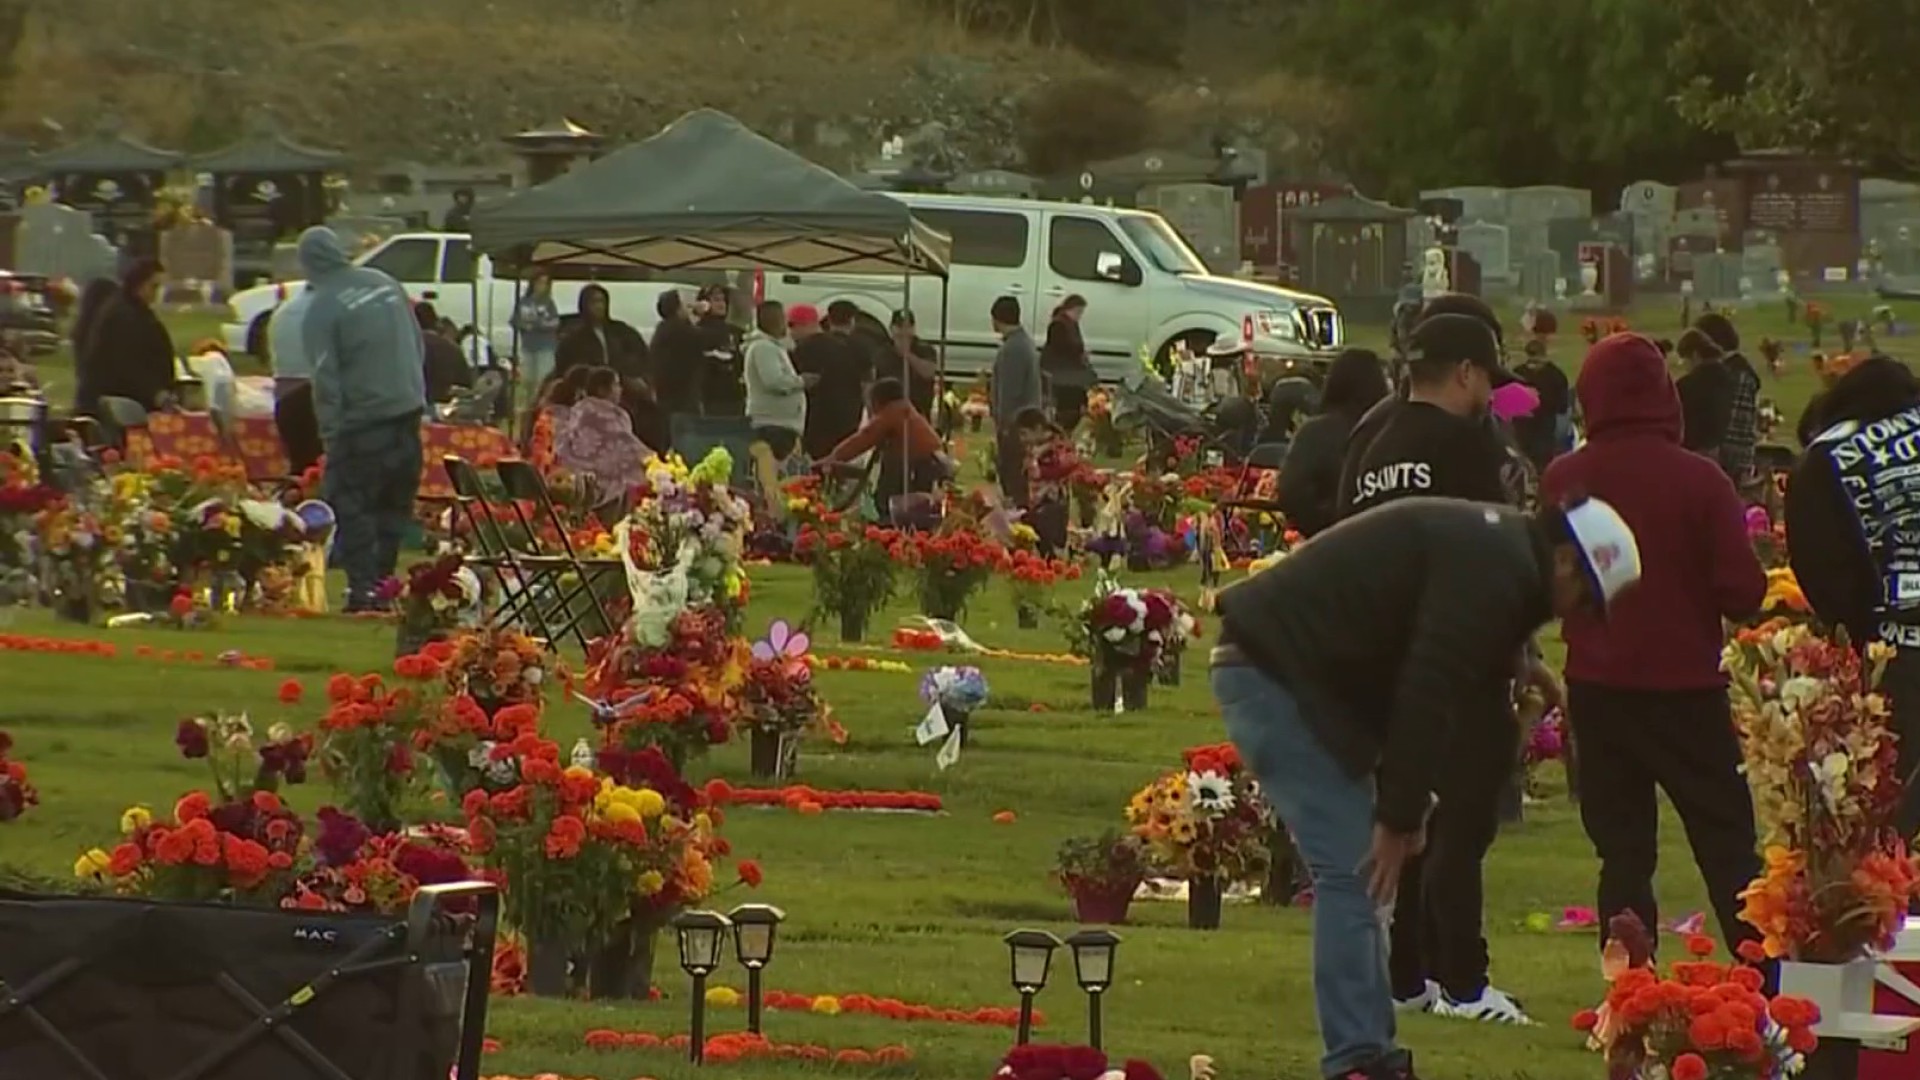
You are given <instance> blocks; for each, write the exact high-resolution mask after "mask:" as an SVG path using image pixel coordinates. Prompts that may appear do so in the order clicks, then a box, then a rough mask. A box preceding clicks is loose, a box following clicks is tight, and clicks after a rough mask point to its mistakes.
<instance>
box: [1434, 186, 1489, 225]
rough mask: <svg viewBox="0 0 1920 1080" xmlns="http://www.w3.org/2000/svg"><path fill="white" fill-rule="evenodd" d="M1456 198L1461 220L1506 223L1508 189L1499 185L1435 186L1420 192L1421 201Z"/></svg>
mask: <svg viewBox="0 0 1920 1080" xmlns="http://www.w3.org/2000/svg"><path fill="white" fill-rule="evenodd" d="M1428 199H1456V200H1458V201H1459V203H1460V217H1459V220H1460V221H1463V222H1464V221H1491V222H1494V223H1496V224H1502V225H1504V224H1506V221H1507V189H1506V188H1499V187H1471V186H1470V187H1451V188H1434V189H1432V190H1431V191H1423V192H1421V193H1420V201H1421V202H1423V203H1424V202H1426V201H1427V200H1428Z"/></svg>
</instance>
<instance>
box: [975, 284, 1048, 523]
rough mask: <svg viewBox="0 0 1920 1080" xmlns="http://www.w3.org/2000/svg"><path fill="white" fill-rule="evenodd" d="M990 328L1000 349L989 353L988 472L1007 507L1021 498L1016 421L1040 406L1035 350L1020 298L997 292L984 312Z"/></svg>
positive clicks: (1022, 471)
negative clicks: (990, 455)
mask: <svg viewBox="0 0 1920 1080" xmlns="http://www.w3.org/2000/svg"><path fill="white" fill-rule="evenodd" d="M990 317H991V318H992V320H993V332H994V333H996V334H998V335H1000V351H999V352H998V353H997V354H995V356H994V358H993V376H992V385H991V386H990V387H989V388H988V391H989V393H990V394H991V395H992V396H991V399H990V400H989V401H988V407H989V409H990V410H991V411H992V413H993V437H994V471H995V472H996V473H997V474H998V475H999V478H1000V493H1001V495H1002V496H1004V497H1005V498H1006V504H1007V505H1008V506H1025V505H1026V502H1027V447H1026V443H1025V442H1023V441H1022V440H1021V438H1020V432H1019V429H1018V425H1017V423H1016V422H1017V421H1018V420H1019V418H1020V414H1021V413H1023V412H1025V411H1027V410H1028V409H1038V408H1041V407H1042V405H1043V402H1042V400H1041V393H1040V353H1039V350H1037V349H1035V348H1034V347H1033V335H1031V334H1029V333H1027V328H1026V327H1025V326H1024V325H1022V324H1021V322H1020V301H1018V300H1016V299H1014V298H1013V297H1011V296H1002V297H1000V298H999V299H997V300H995V301H994V302H993V308H992V310H991V313H990Z"/></svg>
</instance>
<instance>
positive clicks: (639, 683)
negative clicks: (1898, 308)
mask: <svg viewBox="0 0 1920 1080" xmlns="http://www.w3.org/2000/svg"><path fill="white" fill-rule="evenodd" d="M727 625H728V624H727V621H726V618H725V616H724V615H723V614H722V613H721V612H720V611H719V610H718V609H716V608H713V607H711V606H707V607H692V608H687V609H686V610H684V611H681V612H680V613H679V614H678V615H675V616H674V617H673V619H672V621H671V622H670V623H669V624H668V633H667V642H666V644H665V645H664V646H662V647H659V648H647V647H644V646H642V645H640V644H639V642H637V641H635V640H634V639H632V638H631V637H630V636H626V635H616V636H612V637H606V638H602V639H600V640H599V641H597V642H595V643H594V647H593V648H592V649H591V650H590V651H589V652H588V654H587V665H588V667H587V675H586V678H585V679H584V681H583V685H582V687H581V689H582V691H583V692H584V696H585V698H586V700H587V701H588V703H589V704H590V705H591V706H592V708H593V721H594V724H595V726H597V727H598V728H599V729H600V730H601V733H602V735H601V741H602V743H603V745H604V746H605V747H606V748H609V749H620V750H627V751H635V750H641V749H644V748H646V747H649V746H653V747H658V748H659V749H660V751H661V752H662V753H664V754H665V755H666V756H667V759H668V760H669V761H671V762H672V763H673V767H674V769H675V770H684V769H685V768H686V765H687V762H688V761H689V760H691V759H692V758H694V757H695V756H697V755H699V754H702V753H705V752H706V749H707V747H709V746H713V745H718V744H721V743H724V742H726V741H727V740H728V738H729V736H730V733H731V725H730V723H729V717H730V716H731V715H732V711H733V707H734V703H733V694H734V692H735V690H737V688H738V683H739V680H740V678H741V675H742V673H743V672H744V671H745V669H746V665H747V644H746V642H745V641H743V640H741V639H740V638H737V637H731V636H729V634H728V629H727Z"/></svg>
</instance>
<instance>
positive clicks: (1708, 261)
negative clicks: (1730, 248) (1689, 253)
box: [1692, 252, 1743, 304]
mask: <svg viewBox="0 0 1920 1080" xmlns="http://www.w3.org/2000/svg"><path fill="white" fill-rule="evenodd" d="M1740 259H1741V257H1740V255H1739V254H1738V253H1727V252H1710V253H1704V254H1696V255H1694V256H1693V260H1692V275H1693V276H1692V281H1693V298H1694V300H1695V301H1696V302H1710V303H1716V304H1717V303H1723V302H1731V301H1735V300H1738V299H1740V278H1741V277H1742V276H1743V275H1742V266H1741V261H1740Z"/></svg>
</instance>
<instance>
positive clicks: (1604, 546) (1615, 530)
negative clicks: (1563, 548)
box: [1564, 498, 1640, 606]
mask: <svg viewBox="0 0 1920 1080" xmlns="http://www.w3.org/2000/svg"><path fill="white" fill-rule="evenodd" d="M1564 513H1565V515H1566V519H1567V531H1568V532H1569V533H1571V534H1572V535H1573V543H1574V546H1575V547H1576V548H1578V549H1579V551H1580V564H1581V565H1582V566H1583V567H1585V569H1586V571H1587V577H1588V579H1589V580H1590V581H1591V582H1592V583H1593V587H1594V592H1595V594H1596V595H1598V596H1599V597H1600V603H1601V604H1602V606H1605V605H1609V604H1612V603H1613V600H1614V597H1616V596H1619V595H1620V591H1621V590H1622V589H1625V588H1626V587H1627V586H1629V585H1632V584H1633V583H1634V582H1636V581H1639V580H1640V544H1639V542H1638V541H1636V540H1635V539H1634V538H1633V529H1632V528H1631V527H1629V526H1628V525H1627V521H1626V519H1625V518H1623V517H1621V516H1620V511H1618V510H1615V509H1614V508H1613V507H1612V506H1610V505H1608V504H1607V503H1606V502H1605V501H1603V500H1600V499H1593V498H1589V499H1584V500H1582V501H1580V502H1578V503H1575V504H1573V505H1572V506H1569V507H1567V508H1566V510H1565V511H1564Z"/></svg>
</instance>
